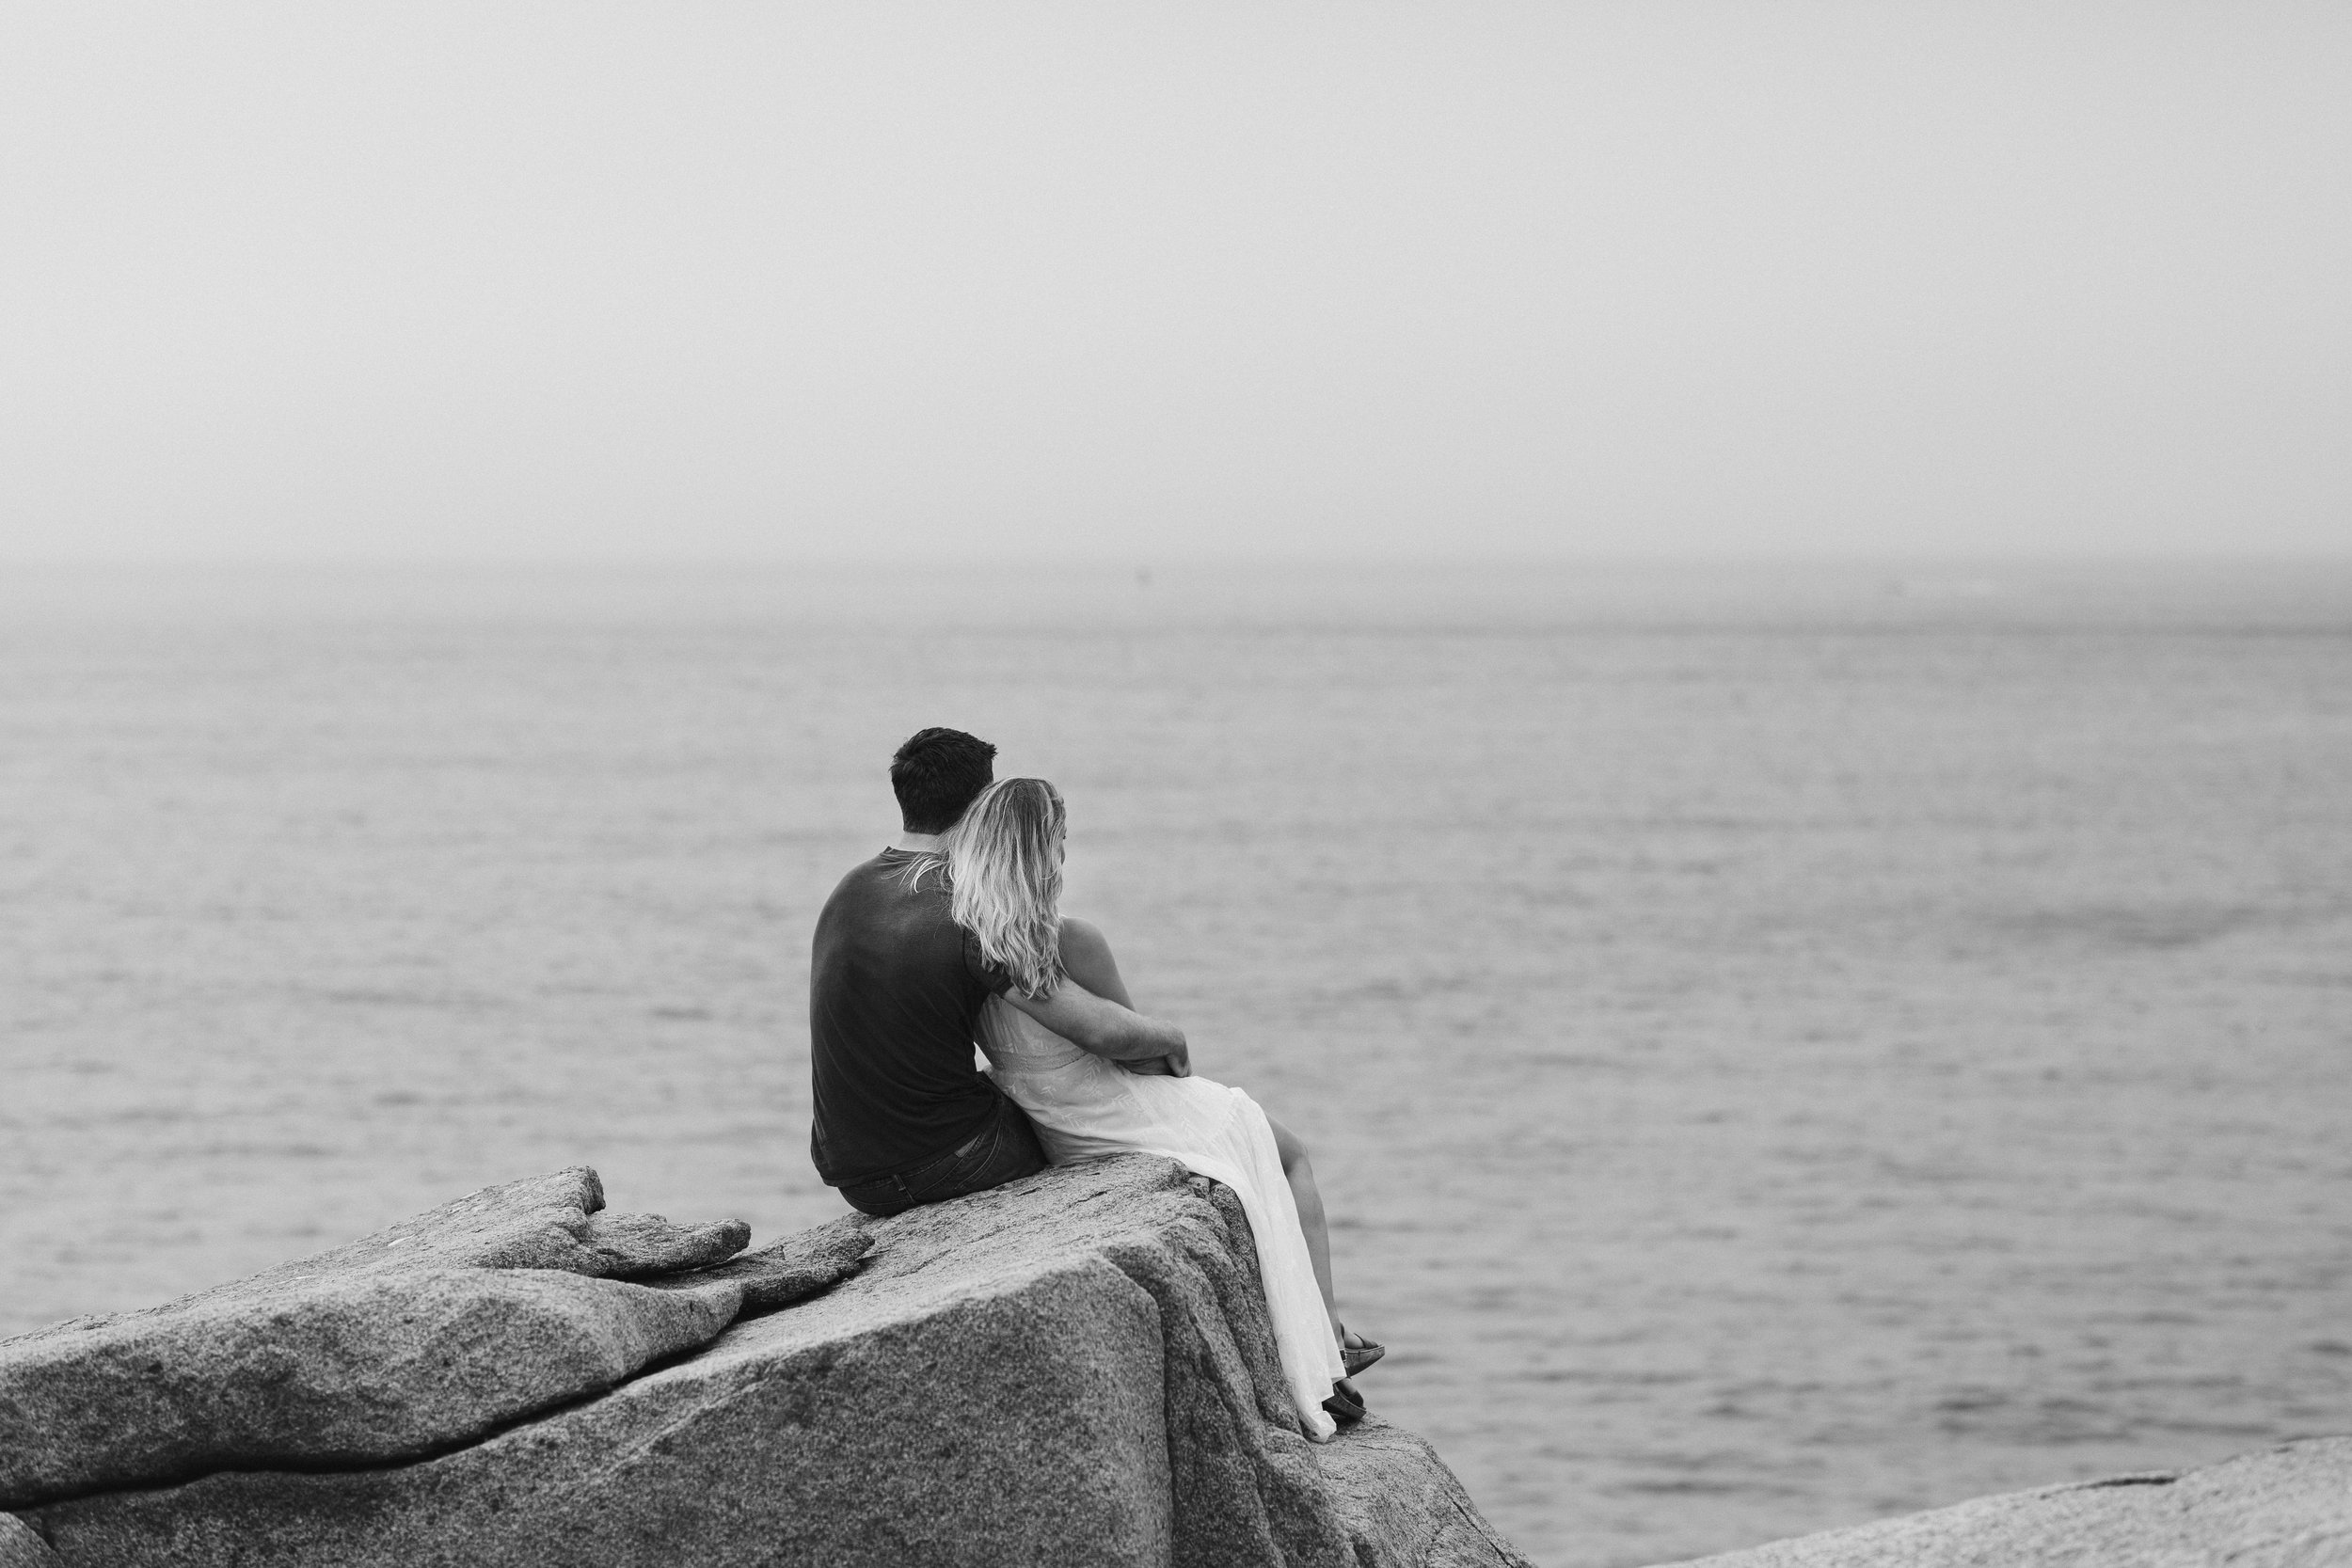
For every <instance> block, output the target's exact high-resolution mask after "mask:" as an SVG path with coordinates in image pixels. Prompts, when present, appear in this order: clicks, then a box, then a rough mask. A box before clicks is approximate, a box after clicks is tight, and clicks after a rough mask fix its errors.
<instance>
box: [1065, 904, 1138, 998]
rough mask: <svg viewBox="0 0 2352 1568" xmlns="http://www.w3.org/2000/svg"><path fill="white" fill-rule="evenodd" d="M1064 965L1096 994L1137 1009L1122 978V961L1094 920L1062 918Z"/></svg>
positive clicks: (1076, 978) (1074, 977) (1071, 917)
mask: <svg viewBox="0 0 2352 1568" xmlns="http://www.w3.org/2000/svg"><path fill="white" fill-rule="evenodd" d="M1061 966H1062V968H1063V969H1064V970H1066V971H1068V972H1069V974H1070V977H1071V978H1072V979H1073V980H1075V981H1077V982H1078V984H1080V985H1082V986H1084V987H1086V989H1087V990H1090V991H1092V992H1093V993H1094V994H1095V995H1097V996H1107V997H1109V998H1110V999H1111V1000H1112V1001H1114V1002H1116V1003H1118V1004H1119V1005H1120V1006H1122V1007H1124V1008H1126V1009H1127V1010H1128V1011H1130V1012H1134V1011H1136V1010H1137V1009H1136V1005H1135V1001H1134V999H1133V998H1131V997H1129V996H1128V994H1127V983H1126V982H1125V981H1124V980H1121V979H1120V977H1119V960H1118V959H1117V958H1112V957H1111V944H1110V943H1109V942H1105V941H1104V939H1103V933H1102V930H1101V929H1100V928H1099V927H1096V926H1095V925H1094V924H1093V923H1092V922H1090V921H1085V920H1079V919H1077V918H1075V917H1074V916H1071V915H1064V916H1063V917H1062V923H1061Z"/></svg>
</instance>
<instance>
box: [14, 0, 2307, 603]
mask: <svg viewBox="0 0 2352 1568" xmlns="http://www.w3.org/2000/svg"><path fill="white" fill-rule="evenodd" d="M0 15H4V17H5V20H0V555H5V556H8V557H12V558H17V559H27V558H67V557H98V558H121V559H135V560H149V559H164V558H177V557H214V556H259V557H308V556H344V555H368V556H402V557H421V558H433V557H444V556H449V557H465V558H481V557H485V556H486V557H503V556H557V557H591V558H601V557H612V556H664V555H667V556H687V557H701V556H737V555H750V556H787V557H788V556H801V555H821V556H879V557H906V556H933V557H950V558H963V557H970V556H978V555H987V554H1003V555H1023V554H1032V555H1033V554H1041V553H1063V554H1069V555H1076V556H1088V557H1103V558H1116V559H1122V560H1123V559H1133V560H1137V561H1142V560H1150V559H1174V558H1176V557H1179V556H1182V555H1185V554H1194V553H1247V552H1254V551H1270V552H1280V553H1288V554H1309V555H1315V554H1335V553H1347V554H1366V555H1391V556H1392V555H1411V554H1416V553H1432V554H1480V553H1486V554H1506V553H1543V554H1562V553H1577V552H1583V551H1641V552H1656V553H1664V554H1692V555H1706V554H1715V553H1723V552H1750V551H1777V550H1887V549H1941V550H1958V551H1967V550H2013V549H2021V548H2031V549H2036V550H2062V551H2065V550H2122V549H2150V550H2185V549H2186V550H2196V549H2253V550H2312V549H2325V550H2330V551H2339V552H2340V551H2344V550H2345V549H2347V548H2352V437H2348V435H2347V433H2352V286H2348V285H2347V279H2352V6H2346V5H2344V4H2343V3H2342V0H2323V3H2317V4H2312V5H2302V6H2295V5H2278V4H2264V3H2261V0H2224V3H2219V4H2213V5H2178V4H2164V3H2161V0H2139V3H2130V4H2124V3H2119V4H2112V5H2096V6H2094V5H2066V4H2057V5H2052V4H2033V5H2021V6H2009V5H2001V4H1993V3H1987V0H1953V3H1950V4H1945V5H1917V4H1909V5H1907V4H1896V3H1891V0H1889V3H1882V4H1875V5H1867V6H1816V5H1804V4H1788V3H1778V0H1775V3H1772V4H1757V3H1754V0H1747V3H1741V4H1726V5H1692V4H1675V3H1641V4H1625V5H1612V6H1597V5H1596V6H1586V5H1569V4H1557V5H1543V6H1514V5H1503V4H1486V5H1481V4H1475V3H1470V4H1461V3H1451V0H1449V3H1446V4H1428V5H1419V6H1398V5H1381V4H1376V3H1372V4H1368V3H1364V0H1356V3H1351V4H1348V5H1281V4H1266V3H1263V0H1258V3H1252V4H1248V5H1217V4H1198V3H1196V4H1187V5H1184V6H1158V5H1145V4H1134V3H1120V4H1110V5H1104V4H1090V5H1085V6H1078V5H1072V6H1068V7H1057V8H1037V7H1028V6H1018V5H1010V4H1001V3H998V4H987V5H967V6H957V7H929V6H915V5H893V4H881V3H875V4H839V5H830V6H821V7H820V6H790V5H774V4H763V5H757V6H754V5H719V4H696V3H691V0H664V3H663V4H660V5H653V4H646V5H640V6H630V7H617V6H608V5H596V4H588V3H582V0H564V3H562V4H547V5H532V6H524V5H511V4H495V3H485V0H468V3H465V4H460V5H447V6H440V5H433V4H427V3H423V0H402V3H400V4H397V5H368V4H356V3H351V0H336V3H334V4H327V5H321V4H317V3H316V0H305V3H304V4H300V5H285V6H272V5H263V4H253V5H237V6H228V5H218V4H208V3H203V0H193V3H190V0H183V3H179V4H170V5H154V6H119V5H108V4H104V3H103V0H18V3H16V4H12V5H9V6H8V7H7V8H6V9H5V12H4V13H0Z"/></svg>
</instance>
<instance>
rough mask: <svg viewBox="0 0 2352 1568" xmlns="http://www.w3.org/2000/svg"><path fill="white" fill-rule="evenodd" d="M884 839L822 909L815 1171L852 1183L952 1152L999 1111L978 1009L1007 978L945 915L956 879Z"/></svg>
mask: <svg viewBox="0 0 2352 1568" xmlns="http://www.w3.org/2000/svg"><path fill="white" fill-rule="evenodd" d="M915 859H916V857H915V856H914V855H912V854H910V853H908V852H907V851H905V850H903V849H885V850H883V851H882V853H881V854H879V855H877V856H875V857H874V858H873V859H872V860H870V861H867V862H866V863H865V864H864V865H861V866H859V867H858V868H857V869H856V870H854V871H852V872H850V874H849V875H848V876H846V877H844V878H842V879H841V885H840V886H839V887H836V888H834V890H833V896H832V897H830V898H828V899H826V900H825V908H824V912H823V913H821V914H819V915H818V917H817V941H816V943H815V945H814V948H813V949H812V952H811V956H810V962H809V975H808V1041H809V1058H810V1066H811V1067H812V1069H814V1074H815V1078H816V1090H817V1095H816V1100H817V1117H816V1123H815V1125H814V1126H813V1127H812V1128H811V1129H810V1130H809V1139H808V1143H809V1153H810V1154H811V1155H812V1156H813V1157H814V1158H815V1159H816V1161H817V1174H818V1176H820V1177H822V1178H823V1179H824V1180H825V1181H826V1183H827V1184H828V1185H831V1186H835V1187H850V1186H855V1185H856V1184H857V1183H859V1182H861V1181H870V1180H874V1179H875V1178H877V1177H882V1176H889V1175H892V1174H894V1173H896V1172H899V1171H904V1170H906V1169H908V1168H909V1167H911V1166H914V1165H919V1164H922V1163H923V1162H925V1161H926V1160H930V1159H935V1158H937V1157H938V1156H940V1155H942V1154H946V1153H948V1152H950V1151H951V1150H953V1149H954V1148H956V1146H957V1145H959V1144H961V1143H962V1142H963V1141H964V1140H965V1139H967V1138H969V1137H971V1136H972V1134H973V1133H975V1132H978V1131H979V1130H980V1127H981V1125H982V1124H983V1123H984V1122H986V1121H987V1120H988V1118H989V1117H993V1116H994V1115H995V1114H996V1105H997V1098H996V1090H995V1089H994V1088H993V1086H992V1085H990V1084H989V1082H988V1080H987V1079H985V1078H982V1077H981V1076H980V1075H979V1074H978V1073H977V1071H975V1070H974V1069H973V1066H972V1037H973V1030H974V1025H975V1024H976V1022H977V1021H978V1018H979V1014H980V1008H981V1007H982V1006H984V1005H985V1004H986V1003H987V1001H988V999H989V997H990V996H992V995H993V994H995V993H997V992H1000V991H1002V990H1005V989H1006V988H1007V987H1008V986H1009V984H1010V981H1009V979H1008V978H1007V977H1006V975H1005V973H1004V972H1003V971H1002V970H1000V969H996V968H993V967H992V966H990V965H987V964H984V963H983V962H982V961H981V959H980V954H979V944H978V943H977V942H975V941H974V940H973V939H972V937H971V935H970V934H969V933H968V932H966V931H965V930H964V929H963V927H961V926H958V925H957V924H956V923H955V922H954V921H953V920H951V919H950V918H948V914H947V887H946V874H945V872H943V871H937V870H932V871H926V872H925V873H924V874H923V879H922V885H921V886H919V887H914V888H910V887H909V886H908V885H907V871H908V869H909V867H910V866H912V865H913V864H914V861H915Z"/></svg>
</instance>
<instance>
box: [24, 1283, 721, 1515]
mask: <svg viewBox="0 0 2352 1568" xmlns="http://www.w3.org/2000/svg"><path fill="white" fill-rule="evenodd" d="M741 1305H742V1290H741V1287H739V1286H737V1285H733V1284H728V1283H724V1282H720V1283H714V1284H709V1285H705V1286H702V1287H700V1288H699V1289H696V1290H693V1291H653V1290H648V1289H646V1288H645V1287H644V1286H642V1285H626V1284H623V1283H622V1282H620V1281H619V1280H615V1279H590V1278H586V1277H584V1276H582V1275H576V1274H563V1273H559V1272H557V1271H554V1270H550V1269H427V1270H420V1271H415V1272H407V1273H398V1274H358V1275H324V1276H321V1277H317V1278H312V1279H307V1280H302V1281H298V1282H294V1283H290V1284H287V1285H284V1286H281V1287H280V1288H279V1289H278V1291H276V1292H275V1293H273V1294H272V1295H271V1296H270V1297H268V1298H267V1299H266V1300H264V1301H260V1302H256V1301H251V1300H244V1299H240V1298H238V1297H235V1296H223V1297H217V1298H215V1299H213V1300H210V1301H205V1302H201V1303H199V1304H197V1305H195V1306H193V1307H189V1308H188V1309H186V1310H185V1311H182V1312H177V1313H172V1314H169V1315H167V1316H162V1317H152V1318H131V1319H128V1320H126V1321H123V1322H119V1323H107V1324H103V1325H102V1326H100V1327H97V1328H93V1329H88V1330H86V1331H84V1332H82V1333H80V1334H75V1335H69V1336H63V1337H59V1338H49V1339H43V1340H40V1341H38V1342H35V1343H32V1344H29V1345H26V1346H25V1347H24V1349H22V1350H21V1351H18V1352H16V1353H14V1354H6V1355H0V1433H6V1434H8V1440H7V1441H5V1442H0V1508H23V1507H25V1506H27V1505H29V1504H32V1503H39V1502H45V1501H49V1500H52V1499H54V1498H57V1497H69V1496H72V1495H73V1494H76V1493H82V1492H91V1491H98V1490H102V1489H105V1488H111V1487H120V1486H139V1485H152V1484H155V1483H157V1482H161V1481H184V1480H187V1479H189V1478H191V1477H194V1476H199V1475H202V1474H204V1473H205V1472H207V1471H210V1470H220V1469H228V1468H231V1467H247V1468H249V1467H254V1466H261V1465H286V1464H294V1465H355V1464H366V1463H369V1462H373V1461H381V1460H389V1459H401V1458H409V1457H414V1456H417V1455H421V1454H424V1453H428V1452H430V1451H432V1450H433V1449H438V1448H444V1447H447V1446H449V1445H450V1444H453V1443H457V1442H463V1441H468V1440H470V1439H473V1438H477V1437H481V1436H483V1435H485V1433H489V1432H491V1431H493V1430H495V1429H496V1428H498V1427H500V1426H501V1425H503V1424H505V1423H507V1422H510V1421H513V1420H516V1419H518V1418H521V1417H524V1416H530V1415H534V1414H536V1413H538V1412H540V1411H543V1410H548V1409H552V1408H553V1407H554V1406H556V1405H559V1404H562V1403H564V1402H568V1401H571V1400H576V1399H579V1398H580V1396H582V1395H583V1394H593V1393H597V1392H601V1391H602V1390H604V1389H606V1388H610V1387H612V1386H613V1385H614V1384H615V1383H618V1382H620V1381H621V1379H623V1378H625V1377H627V1376H628V1375H629V1374H630V1373H632V1372H635V1371H637V1370H639V1369H640V1368H643V1367H644V1366H645V1365H646V1364H647V1363H648V1362H651V1361H654V1360H657V1359H660V1358H661V1357H663V1356H669V1355H675V1354H678V1353H679V1352H681V1351H688V1350H692V1349H693V1348H695V1347H696V1346H698V1345H704V1344H707V1343H708V1342H709V1341H710V1340H712V1339H713V1338H717V1337H718V1334H719V1331H720V1330H721V1329H723V1328H724V1327H726V1326H727V1324H728V1323H731V1322H733V1321H734V1319H735V1315H736V1312H737V1310H738V1308H739V1307H741Z"/></svg>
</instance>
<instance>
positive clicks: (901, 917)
mask: <svg viewBox="0 0 2352 1568" xmlns="http://www.w3.org/2000/svg"><path fill="white" fill-rule="evenodd" d="M918 871H919V872H920V875H919V876H918V875H917V874H916V873H917V872H918ZM934 920H937V921H940V922H946V921H947V920H948V915H947V893H946V885H945V884H944V883H943V882H942V881H941V880H940V879H939V878H938V877H937V876H936V875H934V874H933V873H932V872H930V870H928V869H925V868H923V867H922V866H921V865H920V857H918V856H914V855H911V854H908V853H907V852H906V851H905V850H903V849H884V850H883V851H882V853H881V854H879V855H876V856H875V857H874V858H873V859H872V860H869V861H865V862H862V863H859V864H856V865H853V866H851V867H850V869H849V870H848V871H847V872H845V873H844V874H843V875H842V878H841V880H840V881H839V882H837V883H835V884H834V890H833V893H832V894H831V895H829V896H828V897H827V898H826V899H825V907H824V909H823V910H822V911H819V912H818V916H817V927H818V932H819V933H820V934H821V933H823V932H824V931H825V930H826V929H828V928H829V927H840V926H843V925H849V926H861V927H863V926H873V927H889V928H899V927H905V926H906V925H908V924H909V923H914V924H916V925H930V924H932V923H933V921H934Z"/></svg>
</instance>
